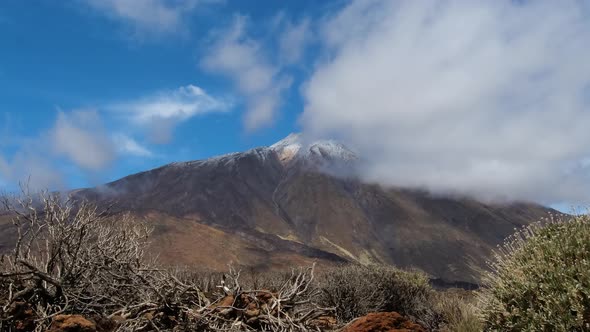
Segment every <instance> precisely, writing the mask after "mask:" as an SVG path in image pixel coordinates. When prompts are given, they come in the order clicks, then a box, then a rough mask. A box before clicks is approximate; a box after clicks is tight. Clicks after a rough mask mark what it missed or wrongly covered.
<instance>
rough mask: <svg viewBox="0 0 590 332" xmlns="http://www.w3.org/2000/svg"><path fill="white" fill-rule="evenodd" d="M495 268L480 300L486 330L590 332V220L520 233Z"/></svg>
mask: <svg viewBox="0 0 590 332" xmlns="http://www.w3.org/2000/svg"><path fill="white" fill-rule="evenodd" d="M490 267H491V272H490V273H489V274H488V275H487V276H486V278H485V284H486V288H485V289H484V290H483V291H482V292H481V295H480V296H481V301H482V314H483V318H484V320H485V330H486V331H590V216H588V215H581V216H575V217H559V218H550V220H547V221H544V222H541V223H536V224H533V225H531V226H529V227H527V228H525V229H523V230H522V231H520V232H517V233H516V234H515V235H513V236H512V237H510V238H509V239H508V240H507V241H506V243H505V244H504V245H503V246H502V247H500V248H499V249H498V250H497V251H496V252H495V254H494V260H493V261H492V262H491V263H490Z"/></svg>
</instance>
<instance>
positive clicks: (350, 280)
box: [318, 265, 439, 327]
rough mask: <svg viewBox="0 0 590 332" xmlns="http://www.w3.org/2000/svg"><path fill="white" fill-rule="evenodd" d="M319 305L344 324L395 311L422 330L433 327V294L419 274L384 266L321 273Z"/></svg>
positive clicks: (434, 316) (351, 266)
mask: <svg viewBox="0 0 590 332" xmlns="http://www.w3.org/2000/svg"><path fill="white" fill-rule="evenodd" d="M318 279H319V280H318V283H319V285H318V287H319V289H320V295H319V303H320V304H321V305H323V306H326V307H334V308H335V309H336V316H337V318H338V320H339V321H340V322H343V323H347V322H349V321H351V320H352V319H354V318H357V317H360V316H363V315H366V314H367V313H370V312H382V311H396V312H399V313H400V314H403V315H406V316H409V317H411V318H413V319H414V320H415V321H417V322H418V323H421V324H423V325H424V326H426V327H435V326H437V325H438V323H439V315H438V314H437V312H436V311H435V309H434V302H433V296H434V291H433V290H432V288H431V287H430V285H429V283H428V278H427V277H426V276H425V275H424V274H422V273H419V272H411V271H404V270H400V269H396V268H393V267H387V266H359V265H347V266H342V267H338V268H335V269H331V270H329V271H325V272H324V273H322V274H321V275H320V276H319V278H318Z"/></svg>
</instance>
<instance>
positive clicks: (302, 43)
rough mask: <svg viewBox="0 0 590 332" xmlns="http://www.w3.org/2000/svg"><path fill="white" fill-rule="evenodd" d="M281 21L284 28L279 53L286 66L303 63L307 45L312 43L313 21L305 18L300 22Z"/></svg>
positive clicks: (280, 38)
mask: <svg viewBox="0 0 590 332" xmlns="http://www.w3.org/2000/svg"><path fill="white" fill-rule="evenodd" d="M281 21H284V23H283V22H281V23H282V25H284V27H283V28H282V32H281V34H280V35H279V52H280V56H281V58H282V59H281V60H282V61H283V62H284V63H285V64H295V63H297V62H299V61H301V59H302V57H303V55H304V53H305V50H306V48H307V45H308V44H309V43H310V42H311V41H312V31H311V20H310V19H309V18H304V19H302V20H301V21H300V22H291V21H288V20H286V19H283V20H281Z"/></svg>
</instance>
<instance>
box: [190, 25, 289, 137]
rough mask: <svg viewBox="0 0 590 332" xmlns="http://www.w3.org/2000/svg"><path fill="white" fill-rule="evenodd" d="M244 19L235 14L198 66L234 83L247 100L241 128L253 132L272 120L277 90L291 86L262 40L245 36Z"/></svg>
mask: <svg viewBox="0 0 590 332" xmlns="http://www.w3.org/2000/svg"><path fill="white" fill-rule="evenodd" d="M247 22H248V19H247V18H246V17H244V16H236V17H235V19H234V22H233V24H232V26H231V27H230V28H229V29H227V30H225V31H223V32H222V33H220V34H219V35H218V36H217V37H218V38H217V39H216V41H215V42H214V43H212V45H210V47H209V48H208V50H209V51H208V53H207V54H206V55H205V57H204V58H203V59H202V61H201V65H202V67H203V68H205V69H206V70H209V71H211V72H218V73H221V74H223V75H225V76H227V77H229V78H230V79H232V80H233V81H234V82H235V85H236V87H237V89H238V90H239V91H240V93H241V94H242V95H244V96H245V98H246V102H247V112H246V113H245V116H244V127H245V128H246V130H248V131H253V130H256V129H260V128H262V127H266V126H269V125H271V124H272V123H273V121H274V119H275V115H276V112H277V109H278V108H279V107H280V102H281V100H280V98H281V93H282V91H283V90H284V89H286V88H288V87H289V86H290V85H291V79H290V78H289V77H287V76H285V75H281V73H280V68H279V67H278V66H276V65H274V64H273V63H272V62H271V60H270V59H269V58H268V56H267V54H266V53H265V52H264V49H263V48H264V45H263V43H261V42H259V41H256V40H255V39H252V38H249V37H248V36H247V33H246V25H247Z"/></svg>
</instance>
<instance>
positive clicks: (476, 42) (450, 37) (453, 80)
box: [301, 0, 590, 202]
mask: <svg viewBox="0 0 590 332" xmlns="http://www.w3.org/2000/svg"><path fill="white" fill-rule="evenodd" d="M589 14H590V12H589V11H588V8H583V7H582V6H581V4H580V2H577V1H561V2H559V3H558V2H555V1H524V2H518V1H487V2H486V1H437V2H435V1H387V0H382V1H380V0H373V1H355V2H351V3H350V4H349V5H348V6H346V7H345V8H343V9H342V10H341V11H340V12H338V13H337V14H335V15H333V16H331V17H329V18H326V19H325V20H324V21H323V22H322V23H321V24H322V29H321V34H320V36H321V39H322V43H323V45H324V50H323V52H324V55H325V57H326V58H327V60H325V61H323V62H322V63H320V64H319V65H318V66H317V69H316V70H315V71H314V72H313V73H312V75H311V76H310V77H309V79H308V81H307V82H306V84H305V87H304V89H303V96H304V99H305V104H306V106H305V110H304V113H303V114H302V117H301V125H302V127H303V130H304V132H305V134H306V135H307V136H309V137H325V136H334V137H337V138H340V139H342V140H344V141H345V143H347V144H349V145H350V146H351V147H353V148H354V149H356V150H358V151H361V152H362V153H363V156H364V157H365V158H366V160H365V165H364V167H363V170H364V174H363V176H364V178H365V179H366V180H369V181H374V182H379V183H383V184H387V185H396V186H407V187H421V188H427V189H430V190H431V191H433V192H435V193H449V192H450V193H457V194H469V195H476V196H477V197H479V198H482V199H490V200H498V199H499V200H503V199H526V200H537V201H540V202H556V201H570V202H576V201H584V200H587V198H588V194H589V193H590V192H589V190H588V188H589V186H590V179H589V175H588V174H590V172H589V171H590V167H589V166H588V163H585V162H581V161H582V160H588V157H589V156H590V148H588V144H587V142H589V141H590V130H588V125H590V98H589V97H588V96H589V95H590V62H588V58H589V57H590V20H589Z"/></svg>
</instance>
